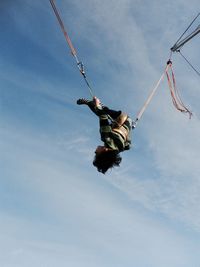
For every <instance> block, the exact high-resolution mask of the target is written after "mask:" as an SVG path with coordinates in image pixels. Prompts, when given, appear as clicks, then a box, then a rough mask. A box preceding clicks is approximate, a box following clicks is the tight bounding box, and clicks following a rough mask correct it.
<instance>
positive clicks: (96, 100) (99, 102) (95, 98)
mask: <svg viewBox="0 0 200 267" xmlns="http://www.w3.org/2000/svg"><path fill="white" fill-rule="evenodd" d="M93 101H94V104H95V106H96V107H98V106H101V101H100V100H99V99H98V98H97V97H96V96H94V97H93Z"/></svg>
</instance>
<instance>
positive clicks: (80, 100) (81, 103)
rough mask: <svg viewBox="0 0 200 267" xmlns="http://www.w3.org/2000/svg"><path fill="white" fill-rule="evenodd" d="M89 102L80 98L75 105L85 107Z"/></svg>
mask: <svg viewBox="0 0 200 267" xmlns="http://www.w3.org/2000/svg"><path fill="white" fill-rule="evenodd" d="M89 102H90V101H89V100H87V99H85V98H80V99H78V100H77V102H76V103H77V105H87V104H88V103H89Z"/></svg>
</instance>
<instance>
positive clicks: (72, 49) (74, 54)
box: [50, 0, 94, 98]
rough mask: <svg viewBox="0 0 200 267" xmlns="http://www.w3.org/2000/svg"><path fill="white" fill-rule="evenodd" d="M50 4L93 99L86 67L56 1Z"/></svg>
mask: <svg viewBox="0 0 200 267" xmlns="http://www.w3.org/2000/svg"><path fill="white" fill-rule="evenodd" d="M50 3H51V6H52V8H53V11H54V13H55V15H56V18H57V20H58V22H59V24H60V27H61V30H62V32H63V34H64V36H65V39H66V41H67V43H68V45H69V48H70V51H71V54H72V56H73V57H74V58H75V60H76V64H77V67H78V69H79V71H80V73H81V74H82V76H83V78H84V81H85V83H86V85H87V87H88V90H89V93H90V95H91V97H92V98H93V97H94V93H93V90H92V88H91V86H90V84H89V82H88V80H87V77H86V74H85V70H84V65H83V63H82V62H81V61H80V60H79V59H78V56H77V53H76V50H75V48H74V46H73V44H72V42H71V40H70V38H69V35H68V33H67V31H66V29H65V26H64V23H63V21H62V19H61V17H60V15H59V12H58V10H57V8H56V5H55V3H54V0H50Z"/></svg>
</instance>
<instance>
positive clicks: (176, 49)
mask: <svg viewBox="0 0 200 267" xmlns="http://www.w3.org/2000/svg"><path fill="white" fill-rule="evenodd" d="M198 33H200V25H199V26H198V27H197V28H196V30H195V31H193V32H192V33H191V34H189V35H188V36H187V37H185V38H184V39H183V40H182V41H180V42H178V43H176V44H175V45H174V46H173V47H172V48H171V51H172V52H175V51H176V52H178V50H179V48H180V47H182V46H183V45H184V44H185V43H187V42H188V41H189V40H191V39H192V38H193V37H194V36H195V35H197V34H198Z"/></svg>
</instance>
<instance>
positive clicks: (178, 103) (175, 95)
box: [166, 60, 192, 118]
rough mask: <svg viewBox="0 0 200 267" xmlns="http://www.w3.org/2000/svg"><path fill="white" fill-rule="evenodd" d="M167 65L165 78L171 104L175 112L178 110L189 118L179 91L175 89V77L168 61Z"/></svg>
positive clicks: (189, 112) (190, 113)
mask: <svg viewBox="0 0 200 267" xmlns="http://www.w3.org/2000/svg"><path fill="white" fill-rule="evenodd" d="M168 65H169V70H170V72H169V71H168V70H166V76H167V82H168V86H169V90H170V93H171V97H172V103H173V105H174V106H175V108H176V109H177V110H179V111H180V112H182V113H188V114H189V118H191V116H192V112H191V111H190V110H189V109H188V108H187V107H186V106H185V105H184V103H183V101H182V100H181V97H180V94H179V91H178V89H177V87H176V80H175V75H174V71H173V69H172V62H171V61H170V60H169V61H168Z"/></svg>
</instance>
